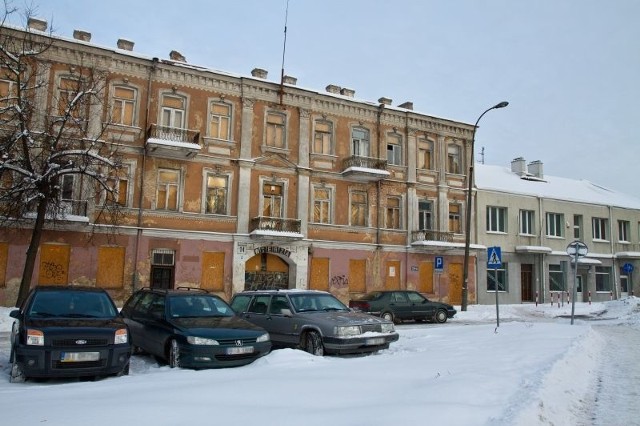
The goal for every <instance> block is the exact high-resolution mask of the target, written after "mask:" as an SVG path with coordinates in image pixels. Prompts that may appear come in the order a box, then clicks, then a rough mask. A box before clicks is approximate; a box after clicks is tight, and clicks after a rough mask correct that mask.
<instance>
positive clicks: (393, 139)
mask: <svg viewBox="0 0 640 426" xmlns="http://www.w3.org/2000/svg"><path fill="white" fill-rule="evenodd" d="M387 162H388V163H389V164H391V165H395V166H401V165H402V136H401V135H399V134H397V133H390V134H388V135H387Z"/></svg>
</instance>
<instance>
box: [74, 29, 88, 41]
mask: <svg viewBox="0 0 640 426" xmlns="http://www.w3.org/2000/svg"><path fill="white" fill-rule="evenodd" d="M73 38H75V39H76V40H80V41H91V33H90V32H87V31H82V30H73Z"/></svg>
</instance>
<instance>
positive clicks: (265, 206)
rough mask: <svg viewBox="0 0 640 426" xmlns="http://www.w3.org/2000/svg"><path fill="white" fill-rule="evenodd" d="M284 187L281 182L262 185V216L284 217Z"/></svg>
mask: <svg viewBox="0 0 640 426" xmlns="http://www.w3.org/2000/svg"><path fill="white" fill-rule="evenodd" d="M283 213H284V185H283V184H282V183H279V182H266V181H265V182H263V184H262V216H265V217H283Z"/></svg>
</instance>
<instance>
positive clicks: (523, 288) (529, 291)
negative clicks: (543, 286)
mask: <svg viewBox="0 0 640 426" xmlns="http://www.w3.org/2000/svg"><path fill="white" fill-rule="evenodd" d="M520 293H521V297H522V299H521V300H522V301H523V302H533V265H532V264H530V263H523V264H521V265H520Z"/></svg>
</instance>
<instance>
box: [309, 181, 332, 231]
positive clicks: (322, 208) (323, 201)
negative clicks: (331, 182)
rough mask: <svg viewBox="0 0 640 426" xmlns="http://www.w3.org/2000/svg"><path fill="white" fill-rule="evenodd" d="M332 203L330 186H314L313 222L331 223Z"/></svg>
mask: <svg viewBox="0 0 640 426" xmlns="http://www.w3.org/2000/svg"><path fill="white" fill-rule="evenodd" d="M332 204H333V203H332V191H331V188H328V187H325V186H314V188H313V221H314V222H315V223H331V213H332V211H331V207H332Z"/></svg>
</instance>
